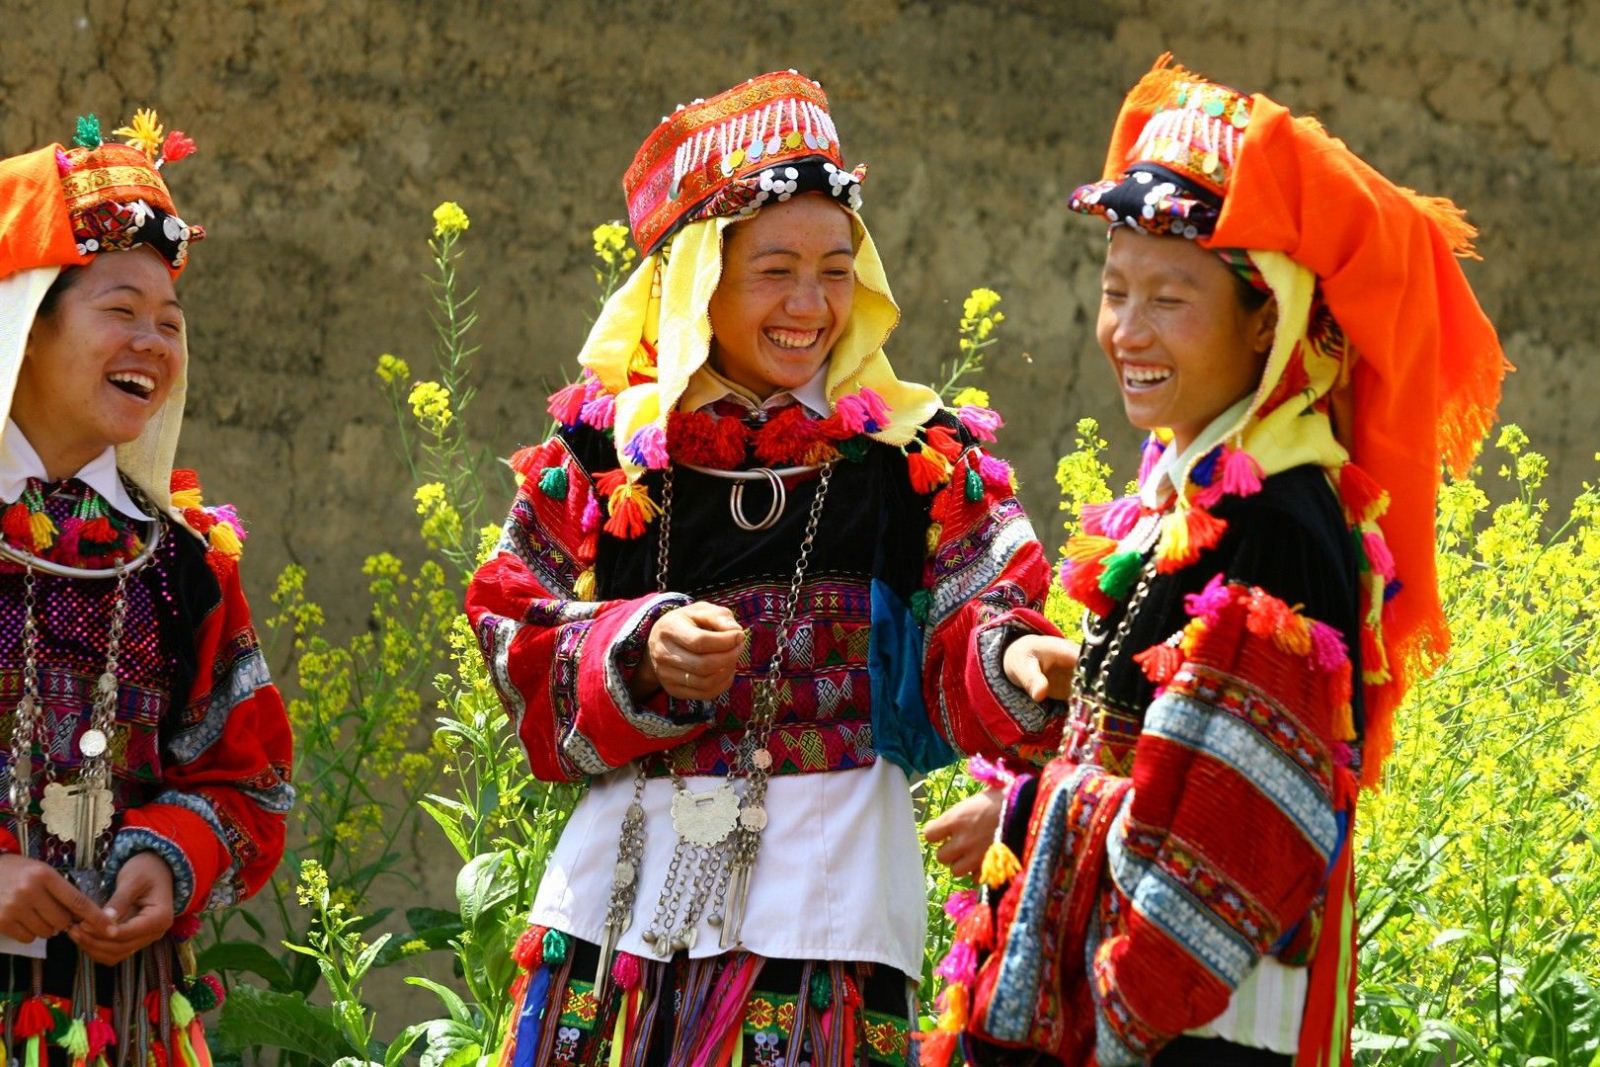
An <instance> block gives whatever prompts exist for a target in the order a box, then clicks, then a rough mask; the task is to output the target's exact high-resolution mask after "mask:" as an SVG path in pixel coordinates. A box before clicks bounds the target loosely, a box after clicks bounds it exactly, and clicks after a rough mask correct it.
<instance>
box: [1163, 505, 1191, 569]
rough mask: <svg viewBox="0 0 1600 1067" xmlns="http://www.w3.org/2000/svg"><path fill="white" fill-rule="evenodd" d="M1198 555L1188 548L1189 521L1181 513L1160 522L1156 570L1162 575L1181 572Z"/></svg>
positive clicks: (1174, 513)
mask: <svg viewBox="0 0 1600 1067" xmlns="http://www.w3.org/2000/svg"><path fill="white" fill-rule="evenodd" d="M1199 554H1200V553H1199V552H1198V551H1192V550H1191V549H1190V547H1189V521H1188V519H1187V518H1186V517H1185V515H1184V513H1183V512H1182V511H1174V512H1172V513H1171V514H1169V515H1168V516H1166V517H1165V518H1164V519H1162V520H1161V540H1160V541H1158V542H1157V543H1156V569H1157V570H1159V571H1160V572H1161V573H1163V574H1171V573H1172V572H1173V571H1176V570H1182V569H1183V568H1184V567H1187V566H1188V565H1189V564H1191V563H1193V562H1194V561H1195V557H1197V556H1198V555H1199Z"/></svg>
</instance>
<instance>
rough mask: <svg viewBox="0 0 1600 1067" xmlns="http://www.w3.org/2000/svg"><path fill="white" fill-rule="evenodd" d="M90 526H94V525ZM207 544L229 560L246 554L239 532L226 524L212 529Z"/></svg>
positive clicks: (220, 524) (208, 534) (220, 523)
mask: <svg viewBox="0 0 1600 1067" xmlns="http://www.w3.org/2000/svg"><path fill="white" fill-rule="evenodd" d="M95 521H103V520H95ZM90 525H93V523H91V524H90ZM206 543H207V544H209V545H210V546H211V547H212V549H213V550H215V551H217V552H221V553H222V554H223V555H224V556H227V557H228V558H229V559H238V558H239V557H240V556H242V555H243V554H244V543H243V542H242V541H240V540H239V534H238V532H237V531H235V530H234V528H233V527H232V526H231V525H229V524H228V523H225V522H219V523H217V524H216V525H215V526H213V527H211V530H210V532H209V533H207V534H206Z"/></svg>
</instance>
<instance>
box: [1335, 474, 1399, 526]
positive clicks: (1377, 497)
mask: <svg viewBox="0 0 1600 1067" xmlns="http://www.w3.org/2000/svg"><path fill="white" fill-rule="evenodd" d="M1339 500H1340V502H1341V503H1343V504H1344V510H1345V514H1346V515H1347V516H1348V517H1349V518H1350V521H1351V522H1352V523H1354V524H1357V525H1359V524H1361V523H1365V522H1375V521H1377V519H1378V517H1379V516H1380V515H1382V514H1383V513H1384V512H1385V511H1387V510H1388V509H1389V493H1388V491H1387V490H1385V489H1384V488H1383V486H1381V485H1379V484H1378V483H1377V482H1375V481H1373V479H1372V476H1371V475H1370V474H1368V473H1367V472H1366V471H1364V470H1362V469H1361V468H1360V467H1358V466H1356V465H1355V464H1354V463H1346V464H1345V465H1344V466H1343V467H1340V468H1339Z"/></svg>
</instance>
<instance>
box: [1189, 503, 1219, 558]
mask: <svg viewBox="0 0 1600 1067" xmlns="http://www.w3.org/2000/svg"><path fill="white" fill-rule="evenodd" d="M1188 523H1189V550H1190V552H1192V553H1195V554H1198V553H1201V552H1204V551H1205V550H1206V549H1208V548H1212V547H1214V546H1215V545H1216V543H1217V542H1218V541H1220V540H1222V535H1223V534H1224V533H1226V532H1227V530H1228V524H1227V523H1226V522H1224V521H1223V520H1222V519H1219V518H1217V517H1216V516H1215V515H1213V514H1211V512H1209V511H1207V510H1205V509H1204V508H1190V509H1189V515H1188Z"/></svg>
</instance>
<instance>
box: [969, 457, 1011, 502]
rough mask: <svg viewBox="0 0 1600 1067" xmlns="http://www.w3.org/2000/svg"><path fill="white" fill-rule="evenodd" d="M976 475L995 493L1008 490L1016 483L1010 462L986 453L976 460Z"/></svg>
mask: <svg viewBox="0 0 1600 1067" xmlns="http://www.w3.org/2000/svg"><path fill="white" fill-rule="evenodd" d="M978 475H979V476H980V477H981V478H982V479H983V484H984V485H987V486H988V487H989V488H990V489H993V490H994V491H995V492H997V493H1004V492H1008V491H1009V490H1010V489H1011V488H1012V486H1013V485H1015V484H1016V479H1015V476H1014V475H1013V473H1012V470H1011V464H1009V463H1007V462H1006V461H1005V460H1003V459H1000V458H998V457H996V456H991V455H989V454H988V453H984V456H983V458H982V459H980V460H978Z"/></svg>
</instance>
